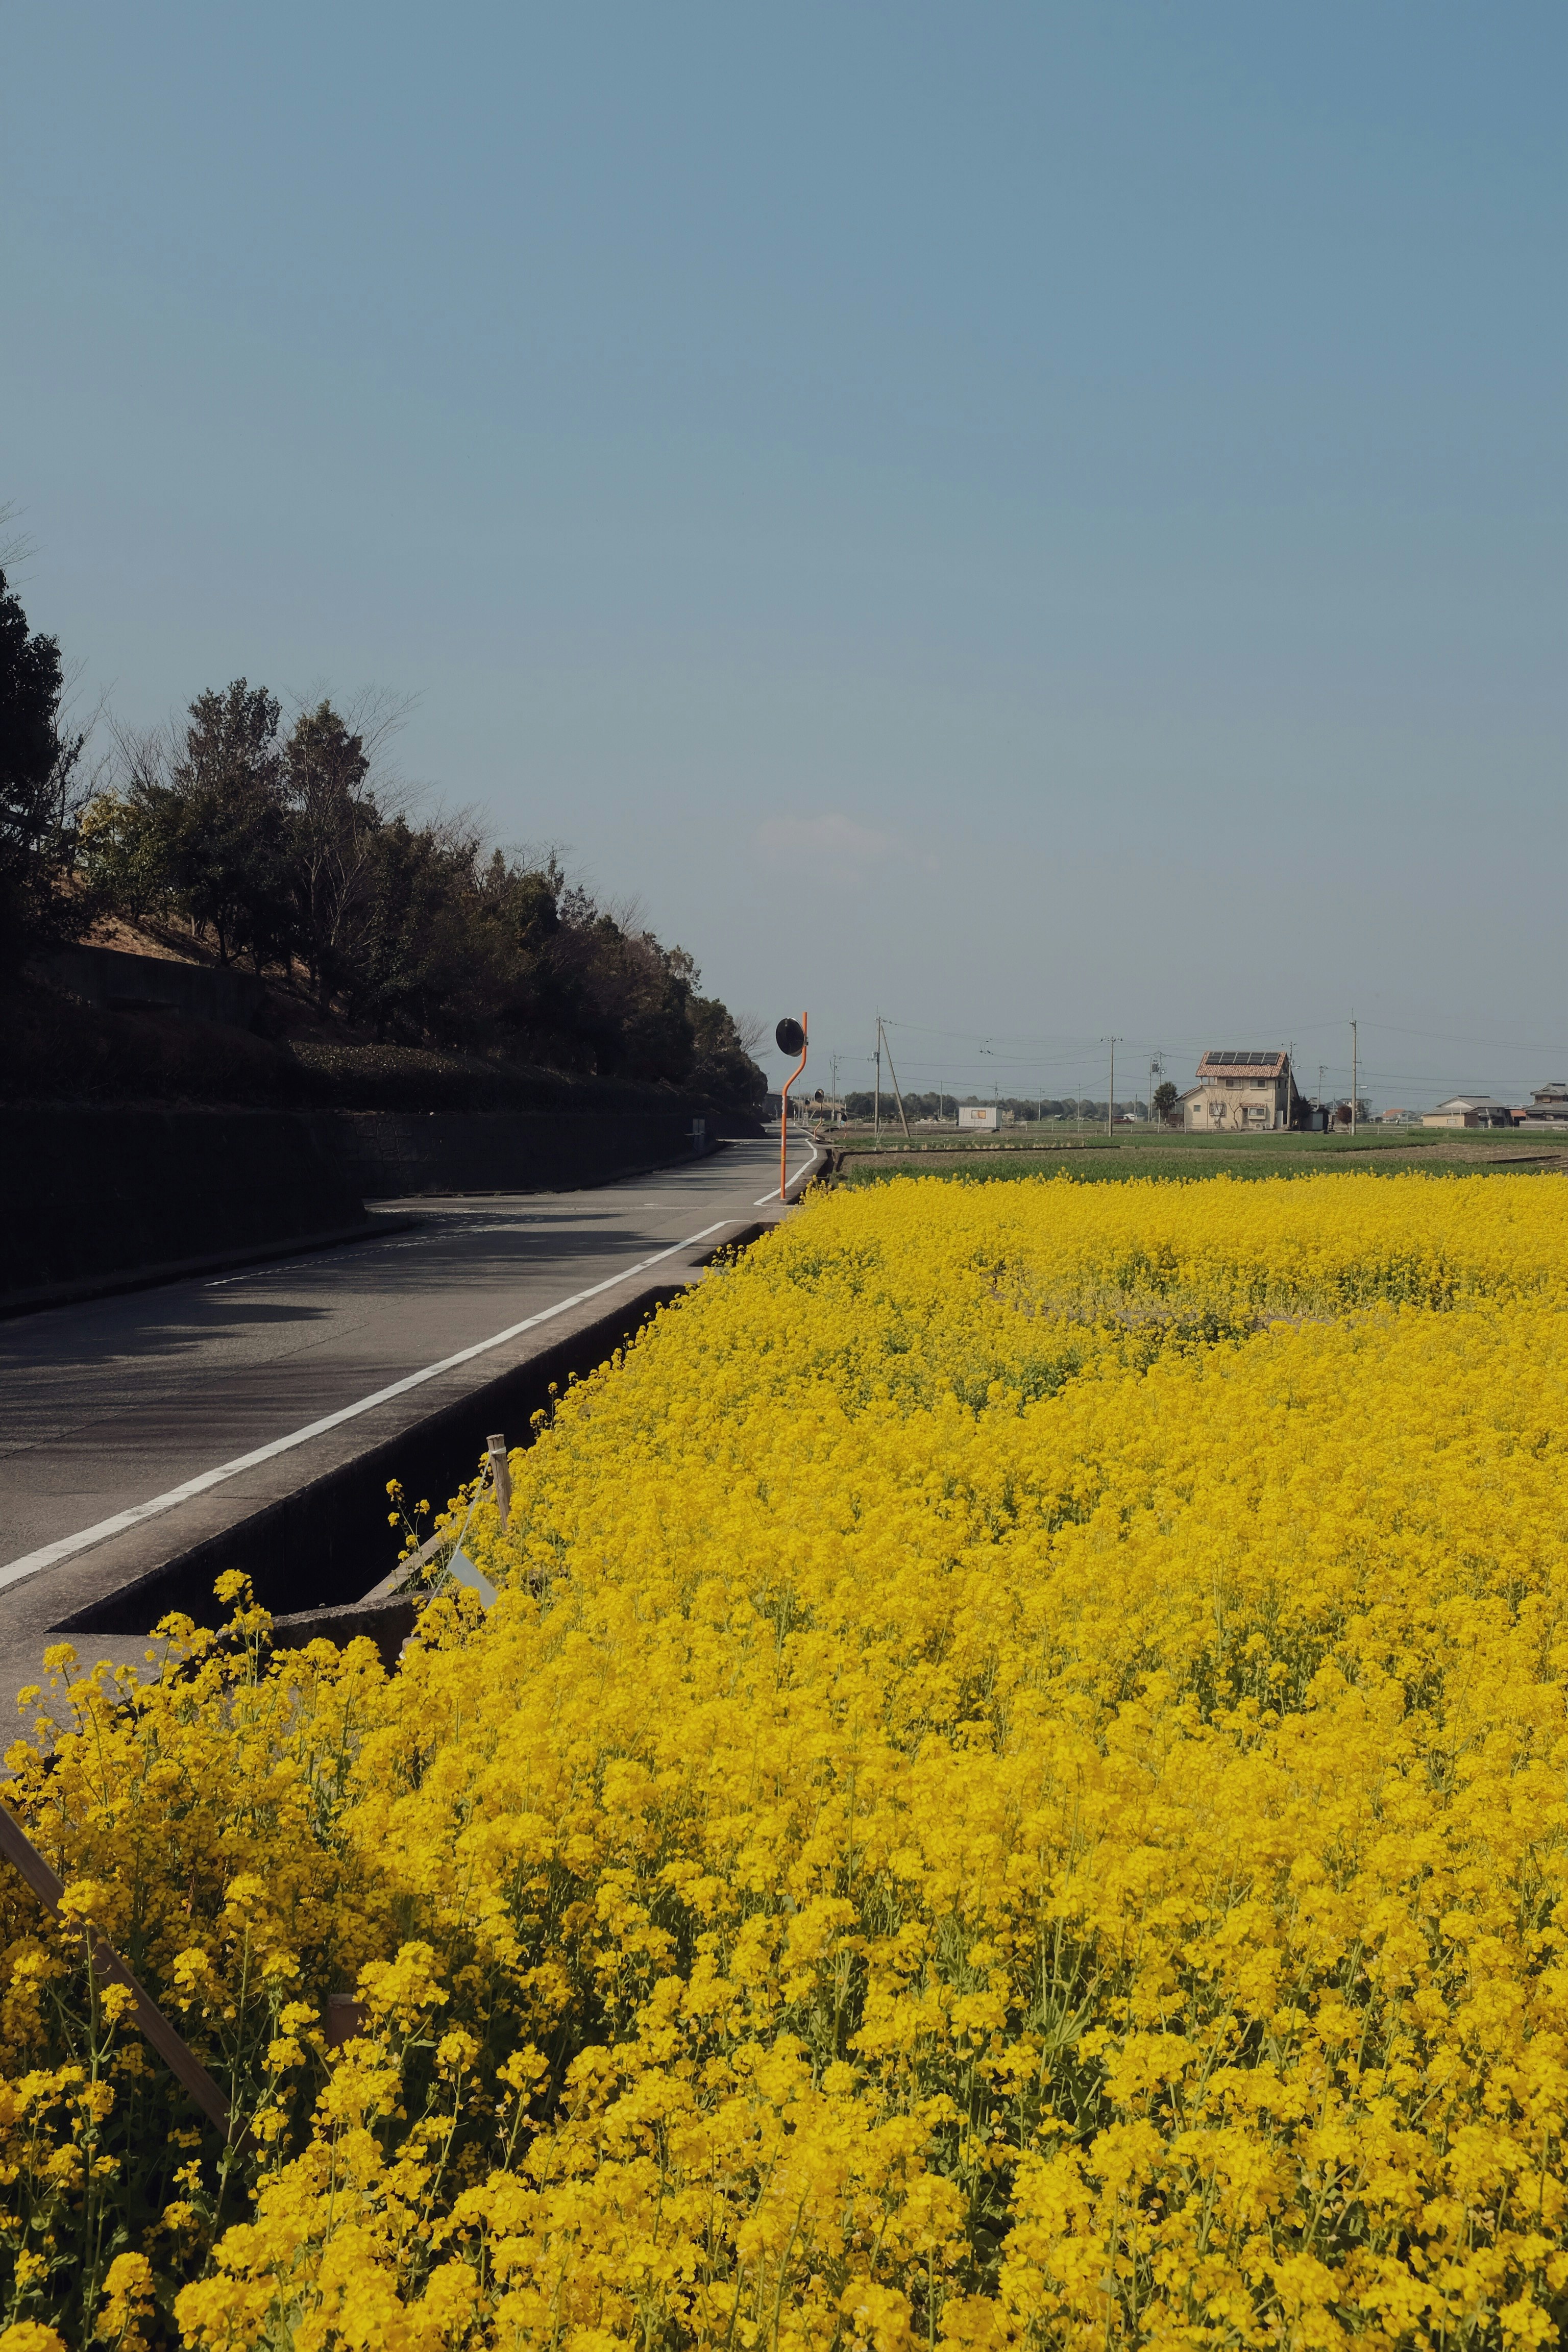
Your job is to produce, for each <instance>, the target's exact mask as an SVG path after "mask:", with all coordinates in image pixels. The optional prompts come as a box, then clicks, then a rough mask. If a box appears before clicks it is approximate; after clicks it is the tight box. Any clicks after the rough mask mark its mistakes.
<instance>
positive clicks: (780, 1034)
mask: <svg viewBox="0 0 1568 2352" xmlns="http://www.w3.org/2000/svg"><path fill="white" fill-rule="evenodd" d="M810 1019H811V1016H810V1014H809V1013H802V1014H801V1016H800V1019H799V1020H798V1021H788V1020H785V1021H781V1022H780V1023H779V1025H778V1027H777V1028H776V1029H775V1030H774V1031H773V1040H774V1043H775V1044H776V1045H777V1046H778V1049H779V1052H780V1053H781V1054H798V1055H800V1060H799V1061H798V1062H797V1063H796V1065H795V1068H794V1069H793V1070H792V1071H791V1072H790V1074H789V1076H788V1077H787V1078H786V1079H785V1080H784V1093H783V1095H782V1096H781V1097H780V1098H779V1199H780V1200H781V1201H782V1200H784V1198H785V1197H786V1190H787V1184H788V1178H787V1176H786V1174H785V1167H786V1163H787V1161H788V1158H789V1090H790V1088H791V1087H793V1086H794V1084H795V1080H796V1078H798V1077H799V1076H800V1074H801V1072H802V1070H804V1069H805V1056H806V1032H807V1029H808V1027H809V1025H810Z"/></svg>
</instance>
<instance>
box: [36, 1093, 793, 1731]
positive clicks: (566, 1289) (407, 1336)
mask: <svg viewBox="0 0 1568 2352" xmlns="http://www.w3.org/2000/svg"><path fill="white" fill-rule="evenodd" d="M815 1158H816V1154H815V1151H814V1150H813V1147H812V1146H810V1145H809V1144H807V1143H804V1142H803V1143H800V1144H792V1146H791V1150H790V1171H791V1190H792V1192H794V1190H795V1187H796V1185H797V1183H798V1181H799V1180H800V1179H802V1178H804V1177H805V1175H806V1174H807V1173H808V1172H809V1169H810V1166H811V1164H812V1163H813V1161H814V1160H815ZM777 1169H778V1143H777V1140H776V1138H775V1139H773V1140H772V1141H763V1142H756V1143H729V1144H725V1145H723V1146H721V1148H720V1150H718V1151H717V1152H715V1153H713V1154H712V1155H711V1156H710V1157H709V1158H708V1159H705V1160H697V1161H694V1162H692V1163H690V1164H688V1165H682V1166H680V1167H677V1168H672V1169H666V1170H662V1171H659V1172H658V1173H657V1174H654V1175H651V1176H644V1177H639V1178H636V1179H629V1180H627V1181H624V1182H621V1183H616V1184H609V1185H605V1186H603V1187H600V1188H596V1189H595V1190H593V1191H590V1192H557V1193H547V1192H533V1193H513V1194H471V1195H466V1196H445V1197H442V1198H438V1199H420V1200H411V1201H401V1202H377V1203H376V1204H375V1209H376V1210H377V1211H378V1212H382V1213H386V1214H388V1215H389V1216H392V1215H396V1216H397V1217H398V1218H399V1219H401V1218H402V1217H405V1216H406V1215H407V1214H408V1213H411V1212H412V1213H414V1214H415V1215H416V1216H417V1218H418V1220H419V1222H418V1224H417V1225H416V1227H415V1228H413V1229H403V1230H397V1231H395V1232H392V1233H389V1234H388V1236H387V1238H386V1239H385V1240H384V1241H369V1242H362V1243H359V1244H353V1245H352V1246H350V1247H347V1248H342V1249H337V1250H332V1251H329V1252H323V1253H321V1254H319V1255H300V1256H295V1257H291V1258H281V1259H274V1260H271V1261H269V1262H268V1264H266V1265H258V1266H247V1267H245V1268H243V1269H241V1270H238V1271H237V1272H234V1273H230V1274H226V1275H218V1276H212V1277H209V1278H206V1279H196V1280H190V1281H184V1282H179V1283H173V1284H170V1285H168V1286H166V1287H163V1288H161V1289H156V1290H142V1291H136V1292H133V1293H132V1294H130V1295H128V1296H123V1297H116V1298H105V1299H99V1300H94V1301H91V1302H89V1303H87V1304H84V1305H79V1306H74V1307H52V1308H49V1309H47V1310H45V1311H44V1312H42V1313H38V1314H34V1315H27V1316H22V1317H19V1318H16V1319H15V1320H13V1321H10V1322H5V1323H0V1401H3V1408H4V1409H3V1412H0V1723H4V1721H5V1717H7V1716H8V1714H9V1706H8V1704H7V1696H8V1692H9V1691H14V1690H15V1688H16V1685H18V1684H19V1683H21V1682H23V1681H26V1680H28V1679H33V1678H36V1677H37V1673H38V1661H39V1658H40V1655H41V1652H42V1649H43V1647H44V1645H45V1643H47V1640H48V1639H49V1637H50V1628H51V1627H52V1626H54V1625H55V1624H57V1623H58V1621H59V1619H60V1617H61V1616H63V1615H68V1614H69V1613H70V1612H73V1611H76V1610H79V1609H81V1608H83V1607H86V1606H89V1605H91V1604H92V1603H94V1602H97V1601H100V1600H101V1599H102V1597H103V1596H104V1595H106V1594H108V1593H110V1592H112V1591H116V1590H117V1589H118V1588H119V1587H121V1586H122V1585H124V1584H126V1583H128V1582H129V1581H131V1580H132V1579H133V1578H134V1577H136V1576H139V1575H142V1574H145V1573H146V1572H147V1571H148V1570H150V1569H152V1568H154V1567H156V1566H158V1565H159V1564H161V1563H162V1562H163V1561H165V1560H167V1559H172V1558H174V1557H176V1556H177V1555H178V1554H179V1553H180V1552H181V1551H183V1550H184V1549H188V1548H189V1547H190V1546H191V1545H192V1544H194V1543H196V1542H199V1541H201V1540H203V1539H205V1538H208V1537H210V1536H212V1535H213V1534H215V1533H216V1532H219V1531H221V1530H222V1529H224V1528H229V1527H233V1526H234V1525H236V1524H237V1522H238V1521H240V1520H242V1519H243V1518H244V1517H246V1516H247V1514H248V1513H249V1512H252V1511H255V1510H257V1509H258V1508H260V1507H264V1506H265V1505H267V1504H268V1503H270V1502H273V1501H275V1500H277V1499H278V1498H279V1496H281V1495H284V1494H286V1493H287V1492H289V1490H290V1489H291V1488H297V1487H298V1486H301V1485H303V1484H305V1483H306V1482H308V1481H309V1480H310V1479H311V1478H314V1477H317V1476H319V1475H321V1473H322V1471H323V1469H330V1468H331V1467H332V1466H333V1465H334V1464H335V1463H336V1462H338V1461H340V1460H342V1459H344V1458H346V1455H347V1454H350V1453H352V1452H353V1451H355V1450H357V1449H363V1447H364V1446H365V1445H366V1444H368V1443H372V1442H374V1441H376V1440H378V1439H382V1438H384V1437H386V1436H388V1435H389V1434H390V1435H395V1433H397V1431H398V1430H400V1429H403V1428H407V1427H409V1426H411V1425H412V1424H413V1423H416V1422H417V1421H418V1420H419V1418H420V1417H421V1416H422V1415H424V1414H426V1413H428V1412H434V1411H436V1410H438V1409H440V1408H441V1407H444V1406H446V1405H448V1404H450V1403H451V1402H453V1400H454V1399H460V1398H461V1396H462V1395H463V1393H464V1391H465V1389H471V1388H477V1387H479V1386H480V1385H482V1384H483V1383H484V1382H485V1381H488V1380H489V1379H491V1378H493V1377H494V1376H495V1375H496V1373H497V1372H498V1370H506V1369H508V1368H510V1367H511V1366H513V1365H515V1364H517V1363H518V1362H520V1361H522V1360H526V1358H527V1357H528V1356H529V1355H530V1354H531V1353H537V1352H539V1351H540V1350H541V1349H542V1348H544V1347H547V1346H550V1345H553V1344H554V1343H555V1342H556V1341H557V1340H559V1339H562V1338H563V1337H566V1336H569V1335H570V1333H571V1332H572V1331H573V1330H574V1328H582V1327H584V1326H585V1325H586V1324H588V1323H591V1322H594V1321H595V1320H596V1319H597V1318H599V1317H600V1316H602V1315H603V1314H604V1313H605V1311H606V1310H607V1309H614V1308H615V1307H616V1305H617V1298H618V1295H621V1296H624V1297H626V1298H627V1299H630V1298H631V1297H634V1296H636V1295H637V1292H638V1291H640V1290H645V1289H647V1287H648V1286H650V1285H652V1284H654V1283H679V1282H680V1281H681V1280H682V1279H683V1278H684V1277H685V1276H687V1275H688V1274H689V1272H691V1271H694V1270H695V1268H696V1267H697V1266H698V1265H700V1263H701V1262H702V1260H703V1259H704V1258H705V1257H706V1256H707V1255H709V1254H710V1252H711V1251H712V1250H713V1249H715V1248H716V1247H719V1246H721V1245H722V1243H723V1241H724V1239H725V1236H726V1234H727V1233H728V1234H733V1233H734V1232H735V1231H736V1230H737V1229H738V1228H741V1227H743V1226H746V1225H754V1224H756V1223H759V1222H763V1221H766V1220H767V1219H768V1218H769V1217H770V1216H773V1215H776V1214H778V1213H779V1204H778V1197H777ZM770 1179H771V1182H770ZM385 1564H386V1563H382V1562H380V1561H377V1562H375V1563H374V1566H373V1568H372V1570H371V1572H370V1573H368V1574H367V1576H366V1580H365V1581H366V1585H367V1587H368V1585H369V1584H371V1583H373V1582H374V1579H375V1574H376V1573H378V1572H379V1569H380V1567H381V1566H383V1565H385ZM78 1646H79V1648H84V1649H86V1648H90V1650H91V1652H92V1654H94V1655H97V1654H107V1655H110V1656H117V1655H126V1656H134V1657H140V1656H141V1655H142V1652H143V1650H144V1648H145V1643H144V1641H143V1640H139V1639H124V1638H118V1637H113V1636H99V1635H96V1634H95V1635H88V1636H85V1637H82V1639H81V1640H80V1641H79V1643H78Z"/></svg>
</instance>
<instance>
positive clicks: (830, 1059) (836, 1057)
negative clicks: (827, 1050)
mask: <svg viewBox="0 0 1568 2352" xmlns="http://www.w3.org/2000/svg"><path fill="white" fill-rule="evenodd" d="M842 1059H843V1055H840V1054H829V1055H828V1056H827V1066H828V1068H829V1069H830V1070H831V1071H832V1073H833V1076H832V1077H831V1079H830V1080H829V1081H828V1083H829V1084H830V1086H831V1087H832V1088H833V1109H834V1111H835V1112H837V1108H838V1065H839V1063H840V1062H841V1061H842Z"/></svg>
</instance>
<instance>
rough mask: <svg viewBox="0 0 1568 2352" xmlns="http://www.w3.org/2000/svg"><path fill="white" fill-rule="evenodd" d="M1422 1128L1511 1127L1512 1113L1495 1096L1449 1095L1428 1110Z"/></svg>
mask: <svg viewBox="0 0 1568 2352" xmlns="http://www.w3.org/2000/svg"><path fill="white" fill-rule="evenodd" d="M1421 1124H1422V1126H1423V1127H1511V1126H1512V1125H1513V1113H1512V1111H1510V1108H1509V1107H1508V1105H1507V1103H1502V1102H1499V1100H1498V1098H1497V1097H1496V1096H1495V1095H1450V1096H1449V1097H1448V1099H1447V1102H1441V1103H1439V1104H1438V1106H1437V1108H1436V1110H1429V1111H1428V1112H1427V1113H1426V1117H1425V1118H1423V1119H1422V1121H1421Z"/></svg>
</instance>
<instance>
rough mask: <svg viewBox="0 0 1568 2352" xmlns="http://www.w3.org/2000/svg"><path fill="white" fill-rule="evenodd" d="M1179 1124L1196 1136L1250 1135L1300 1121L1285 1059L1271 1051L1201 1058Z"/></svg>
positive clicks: (1230, 1051)
mask: <svg viewBox="0 0 1568 2352" xmlns="http://www.w3.org/2000/svg"><path fill="white" fill-rule="evenodd" d="M1181 1107H1182V1125H1183V1126H1184V1128H1187V1129H1192V1130H1193V1131H1194V1132H1196V1133H1198V1134H1201V1135H1218V1134H1238V1133H1243V1132H1245V1133H1248V1134H1250V1133H1254V1132H1257V1131H1258V1130H1263V1131H1267V1130H1268V1129H1273V1128H1282V1127H1290V1126H1293V1125H1299V1124H1304V1123H1305V1113H1306V1108H1307V1106H1306V1104H1305V1103H1304V1102H1303V1100H1302V1098H1301V1097H1300V1094H1299V1093H1298V1092H1297V1090H1296V1081H1295V1079H1294V1078H1293V1076H1291V1073H1290V1056H1289V1054H1287V1053H1284V1052H1283V1051H1281V1050H1279V1049H1278V1048H1273V1049H1270V1050H1268V1051H1267V1052H1262V1053H1259V1052H1254V1051H1250V1050H1249V1051H1247V1052H1243V1051H1241V1050H1240V1049H1238V1048H1229V1047H1227V1048H1226V1049H1224V1050H1223V1051H1216V1052H1214V1053H1208V1054H1205V1055H1204V1056H1203V1059H1202V1060H1201V1061H1200V1062H1199V1064H1198V1076H1197V1084H1196V1085H1195V1086H1192V1087H1188V1088H1187V1091H1186V1093H1185V1094H1184V1096H1183V1097H1182V1098H1181Z"/></svg>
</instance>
